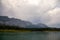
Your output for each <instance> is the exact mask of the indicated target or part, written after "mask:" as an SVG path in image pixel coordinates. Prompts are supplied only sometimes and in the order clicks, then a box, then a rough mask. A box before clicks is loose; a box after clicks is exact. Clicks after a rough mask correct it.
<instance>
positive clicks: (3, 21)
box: [0, 16, 48, 28]
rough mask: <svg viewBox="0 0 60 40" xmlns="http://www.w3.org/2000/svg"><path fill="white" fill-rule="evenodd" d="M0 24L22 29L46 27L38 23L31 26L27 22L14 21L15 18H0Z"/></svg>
mask: <svg viewBox="0 0 60 40" xmlns="http://www.w3.org/2000/svg"><path fill="white" fill-rule="evenodd" d="M0 24H5V25H9V26H18V27H24V28H46V27H48V26H47V25H45V24H42V23H39V24H36V25H34V24H32V23H31V22H28V21H23V20H21V19H15V18H9V17H7V16H0Z"/></svg>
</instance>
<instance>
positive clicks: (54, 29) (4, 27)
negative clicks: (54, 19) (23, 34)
mask: <svg viewBox="0 0 60 40" xmlns="http://www.w3.org/2000/svg"><path fill="white" fill-rule="evenodd" d="M0 29H3V30H5V29H8V30H12V29H13V30H30V31H60V28H49V27H48V28H22V27H18V26H9V25H1V24H0Z"/></svg>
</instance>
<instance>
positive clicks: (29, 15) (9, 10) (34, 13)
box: [0, 0, 60, 26]
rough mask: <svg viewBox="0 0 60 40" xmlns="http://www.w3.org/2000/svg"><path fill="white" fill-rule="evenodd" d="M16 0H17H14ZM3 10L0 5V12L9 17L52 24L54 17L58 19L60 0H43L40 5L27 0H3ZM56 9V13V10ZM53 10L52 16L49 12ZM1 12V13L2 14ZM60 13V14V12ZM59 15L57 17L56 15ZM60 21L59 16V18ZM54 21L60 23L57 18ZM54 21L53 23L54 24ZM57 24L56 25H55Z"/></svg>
mask: <svg viewBox="0 0 60 40" xmlns="http://www.w3.org/2000/svg"><path fill="white" fill-rule="evenodd" d="M14 1H15V2H14ZM13 2H14V3H13ZM0 5H3V6H2V7H3V8H2V10H3V11H2V10H1V7H0V12H1V13H2V15H6V16H9V17H16V18H18V19H23V20H27V21H31V22H33V23H44V24H47V25H48V26H52V21H53V19H57V17H60V16H58V15H57V14H58V13H60V12H58V11H59V9H60V8H58V7H60V6H59V5H60V0H45V1H44V0H42V1H40V3H39V4H38V5H34V4H33V5H32V4H29V3H28V2H27V1H25V2H24V1H22V0H18V1H17V0H12V1H10V0H9V1H8V0H6V1H5V0H3V2H2V4H0ZM57 8H58V9H57ZM56 9H57V10H58V11H57V10H56ZM54 10H56V13H57V14H56V15H54V14H55V11H54ZM50 11H51V12H52V14H51V15H53V16H54V17H53V16H50V14H49V12H50ZM1 13H0V14H1ZM59 15H60V14H59ZM55 16H57V17H55ZM58 21H59V18H58ZM54 23H56V24H59V23H60V22H59V23H58V22H57V21H56V20H55V21H54ZM54 23H53V24H54ZM54 26H56V25H54Z"/></svg>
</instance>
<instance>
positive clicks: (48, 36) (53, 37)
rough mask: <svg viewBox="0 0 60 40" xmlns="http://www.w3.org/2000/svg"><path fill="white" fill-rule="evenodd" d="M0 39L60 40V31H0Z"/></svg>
mask: <svg viewBox="0 0 60 40" xmlns="http://www.w3.org/2000/svg"><path fill="white" fill-rule="evenodd" d="M0 40H60V32H0Z"/></svg>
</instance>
